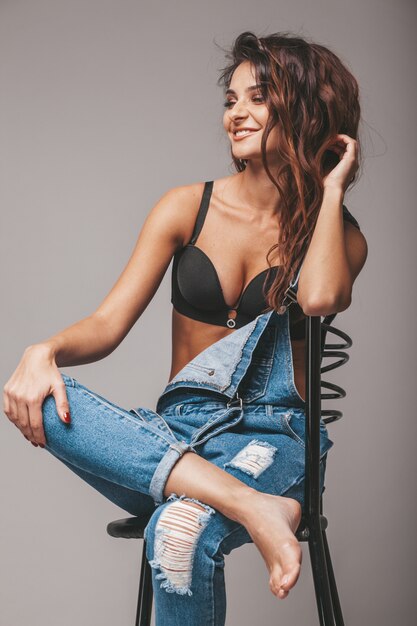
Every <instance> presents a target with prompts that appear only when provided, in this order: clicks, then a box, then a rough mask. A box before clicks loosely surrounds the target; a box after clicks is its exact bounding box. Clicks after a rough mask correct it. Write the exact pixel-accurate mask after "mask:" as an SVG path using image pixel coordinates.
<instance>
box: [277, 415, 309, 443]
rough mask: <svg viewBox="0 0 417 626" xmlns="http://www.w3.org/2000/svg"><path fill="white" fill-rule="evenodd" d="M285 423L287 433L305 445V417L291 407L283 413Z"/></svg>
mask: <svg viewBox="0 0 417 626" xmlns="http://www.w3.org/2000/svg"><path fill="white" fill-rule="evenodd" d="M282 417H283V425H284V428H285V430H286V431H287V434H288V435H289V436H290V437H292V439H294V440H295V441H297V442H298V443H299V444H300V445H302V446H304V447H305V426H306V421H305V417H300V416H298V415H297V414H296V413H295V412H294V409H289V410H288V411H286V412H285V413H283V416H282Z"/></svg>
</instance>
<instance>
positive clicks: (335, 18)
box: [0, 0, 417, 626]
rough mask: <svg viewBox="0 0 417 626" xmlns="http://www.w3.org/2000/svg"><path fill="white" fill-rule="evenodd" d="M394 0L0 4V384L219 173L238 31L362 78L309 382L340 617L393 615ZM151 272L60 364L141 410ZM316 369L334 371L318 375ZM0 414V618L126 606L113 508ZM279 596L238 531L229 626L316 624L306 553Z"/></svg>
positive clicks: (403, 419)
mask: <svg viewBox="0 0 417 626" xmlns="http://www.w3.org/2000/svg"><path fill="white" fill-rule="evenodd" d="M415 27H416V22H415V5H414V6H413V4H412V2H411V0H410V1H408V2H407V1H406V0H402V1H398V0H396V1H395V2H394V0H391V1H388V0H365V1H364V0H350V1H349V2H347V1H345V2H341V1H340V0H320V1H316V2H313V3H312V2H310V1H309V0H291V1H289V0H285V1H284V0H282V1H280V2H279V1H278V2H277V0H258V2H256V3H253V2H250V1H246V0H244V1H242V0H241V1H239V2H238V1H237V0H235V1H234V2H230V1H225V0H221V1H219V0H212V2H211V3H210V4H209V3H208V2H191V1H188V2H186V1H176V2H174V1H172V2H168V1H167V2H161V1H160V0H157V1H155V0H153V1H152V3H150V2H146V3H145V2H134V1H133V0H131V1H128V0H72V1H70V2H68V1H66V2H64V1H63V0H54V1H52V0H20V1H19V0H15V1H14V2H11V1H10V0H9V1H7V0H2V2H1V3H0V63H1V75H0V79H1V117H0V124H1V141H0V158H1V167H0V176H1V185H0V189H1V191H0V193H1V227H2V228H1V244H0V253H1V271H2V283H1V284H2V289H1V291H2V296H3V299H2V302H3V305H2V307H1V316H2V320H1V328H2V337H1V340H2V350H1V352H2V359H1V380H2V386H3V385H4V383H5V382H6V380H7V379H8V378H9V377H10V375H11V374H12V372H13V370H14V369H15V367H16V366H17V363H18V362H19V360H20V358H21V355H22V351H23V350H24V348H25V347H26V346H27V345H29V344H30V343H35V342H38V341H41V340H42V339H45V338H46V337H49V336H50V335H52V334H53V333H55V332H57V331H58V330H62V329H63V328H64V327H66V326H68V325H70V324H72V323H73V322H75V321H77V320H79V319H81V318H82V317H84V316H86V315H88V314H89V313H91V312H92V311H93V310H94V309H95V308H96V307H97V305H98V304H99V302H100V301H101V300H102V298H103V297H104V296H105V295H106V293H107V292H108V291H109V289H110V288H111V286H112V285H113V283H114V281H115V280H116V279H117V277H118V275H119V273H120V272H121V270H122V269H123V267H124V265H125V263H126V261H127V259H128V257H129V256H130V253H131V250H132V247H133V245H134V243H135V241H136V238H137V235H138V232H139V230H140V228H141V225H142V223H143V221H144V218H145V216H146V214H147V212H148V211H149V210H150V208H151V207H152V206H153V205H154V203H155V202H156V201H157V200H158V199H159V197H160V196H161V195H162V194H163V193H164V192H165V191H166V190H168V189H169V188H170V187H172V186H177V185H181V184H188V183H191V182H195V181H203V180H208V179H213V178H217V177H221V176H224V175H225V174H227V173H231V172H232V171H233V170H232V167H231V165H230V158H229V150H228V140H227V138H226V137H225V135H224V133H223V129H222V124H221V116H222V113H223V108H222V101H223V98H222V94H221V90H220V88H218V87H217V86H216V79H217V76H218V70H219V68H220V67H222V65H223V64H224V57H223V55H222V53H221V51H220V50H219V49H218V48H217V47H216V46H215V43H214V41H216V42H217V43H219V44H220V45H222V46H229V45H230V43H231V42H232V41H233V39H234V38H235V37H236V36H237V35H238V34H239V33H240V32H242V31H243V30H247V29H250V30H254V31H255V33H256V34H258V35H263V34H264V35H266V34H268V33H270V32H274V31H278V30H291V31H292V32H296V33H298V34H300V35H305V36H307V37H312V38H313V39H315V40H317V41H319V42H321V43H323V44H325V45H329V46H330V47H331V48H332V49H333V50H334V51H335V52H336V53H337V54H339V55H340V56H341V58H342V59H343V60H344V61H345V62H346V63H347V64H348V66H349V67H350V68H351V70H352V72H353V73H354V75H355V76H356V77H357V79H358V81H359V83H360V86H361V98H362V107H363V118H364V119H363V125H362V133H363V134H362V138H363V141H364V151H365V156H366V161H365V165H364V171H363V175H362V178H361V179H360V181H359V183H358V185H357V186H356V188H355V189H354V190H352V191H351V192H349V193H348V194H347V196H346V197H345V204H346V205H347V206H348V208H349V209H350V210H351V212H352V213H353V215H354V216H355V217H356V218H357V219H358V221H359V223H360V225H361V227H362V229H363V232H364V233H365V235H366V237H367V240H368V245H369V256H368V260H367V263H366V265H365V267H364V270H363V272H362V273H361V274H360V276H359V278H358V279H357V282H356V284H355V287H354V296H353V301H352V305H351V307H350V308H349V309H348V310H347V311H345V312H343V313H341V314H339V316H338V317H337V318H336V320H335V325H339V326H340V327H342V328H343V329H345V330H346V332H348V333H349V334H350V335H351V336H352V338H353V340H354V344H353V346H352V348H351V349H350V351H349V354H350V361H349V362H348V363H347V364H346V365H345V366H344V367H343V368H342V369H339V370H337V371H336V372H332V373H330V374H328V375H326V376H325V377H324V378H325V379H326V380H334V381H338V382H339V383H341V384H342V386H343V387H345V388H346V390H347V397H346V398H345V399H343V400H339V401H336V402H335V401H333V402H332V403H331V404H330V403H328V404H327V406H333V407H336V408H339V409H341V410H342V411H343V413H344V417H343V419H342V420H341V421H339V422H336V423H334V424H331V425H330V426H329V433H330V436H331V438H332V439H333V440H334V441H335V446H334V447H333V449H332V451H331V452H330V454H329V462H328V472H327V481H326V485H327V490H326V493H325V499H324V504H325V513H326V515H327V516H328V519H329V528H328V539H329V542H330V547H331V552H332V555H333V560H334V567H335V571H336V575H337V583H338V586H339V590H340V595H341V601H342V606H343V609H344V613H345V618H346V624H347V625H349V626H363V625H364V624H367V625H374V624H375V625H378V626H391V625H392V623H393V621H394V619H395V620H396V621H397V623H399V624H401V625H402V626H408V625H411V624H412V609H413V607H412V604H411V600H412V598H411V589H412V577H413V574H414V570H415V551H414V550H413V547H414V541H415V517H414V514H415V490H414V476H415V441H416V434H417V433H416V425H415V424H416V411H415V380H416V379H415V371H416V368H415V351H416V332H415V322H414V311H415V304H416V298H415V289H414V285H415V265H414V261H415V238H416V225H417V219H416V210H415V171H416V149H415V143H413V141H412V138H413V137H415V134H414V132H413V131H414V128H415V126H414V113H415V110H416V97H415V95H416V94H415V54H416V47H415V43H413V40H414V41H415V37H414V35H415ZM170 269H171V268H169V271H168V273H167V275H166V276H165V278H164V280H163V283H162V284H161V286H160V288H159V290H158V292H157V294H156V296H155V298H154V300H153V301H152V302H151V304H150V305H149V307H148V309H147V310H146V311H145V313H144V314H143V316H142V317H141V319H140V321H139V323H138V324H136V325H135V327H134V328H133V329H132V331H131V332H130V333H129V335H128V336H127V338H126V339H125V341H124V342H123V343H122V345H121V346H120V347H119V348H118V349H117V350H116V352H114V353H113V354H112V355H111V356H110V357H108V358H106V359H104V360H103V361H100V362H97V363H93V364H90V365H84V366H82V367H73V368H63V371H64V372H66V373H68V374H70V375H73V376H75V377H76V378H78V379H79V380H80V381H81V382H83V383H84V384H85V385H87V386H89V387H91V388H92V389H94V390H95V391H97V392H98V393H101V394H102V395H105V396H107V397H108V398H109V399H111V400H112V401H114V402H118V403H119V404H121V405H122V406H125V407H131V406H134V405H136V406H137V405H139V404H142V405H144V406H149V407H152V408H154V406H155V402H156V399H157V397H158V395H159V393H160V392H161V391H162V389H163V387H164V386H165V384H166V381H167V377H168V373H169V364H170V356H171V343H170V342H171V331H170V322H171V305H170V293H169V291H170ZM332 374H333V376H332ZM2 415H3V419H2V420H1V422H0V427H1V443H0V445H1V464H2V465H1V472H0V476H1V487H2V492H1V493H2V498H1V500H2V505H3V506H2V513H1V517H0V520H1V529H0V537H1V543H2V545H1V579H0V591H1V595H2V598H1V602H0V606H1V613H2V617H1V626H23V624H29V623H30V624H31V626H40V625H42V626H52V625H54V626H70V625H71V626H73V624H77V626H95V625H98V624H100V626H114V624H118V625H121V626H122V625H126V626H128V625H131V624H133V621H134V612H135V601H136V591H137V582H138V567H139V549H140V548H141V542H140V541H123V540H118V541H117V540H115V539H112V538H110V537H109V536H108V535H107V534H106V524H107V523H108V522H109V521H111V520H113V519H117V518H120V517H125V516H126V513H125V511H123V510H122V509H119V508H118V507H116V506H115V505H114V504H112V503H111V502H109V501H107V500H106V499H105V498H104V497H103V496H101V495H100V494H99V493H97V492H96V491H94V490H93V489H92V488H91V487H89V486H88V485H86V484H85V483H83V482H82V481H81V479H79V478H78V477H77V476H75V475H73V474H72V473H71V472H70V471H69V470H68V469H67V468H66V466H64V465H63V464H60V462H59V461H57V460H56V459H55V458H54V457H52V456H51V455H49V454H48V453H47V452H46V451H43V450H42V449H40V448H35V447H33V446H32V445H30V443H28V442H27V441H26V439H24V437H23V436H22V435H21V434H20V433H19V431H18V430H17V429H16V428H15V427H14V426H13V425H12V424H11V423H10V422H9V421H8V419H7V418H6V416H5V415H4V414H2ZM303 553H304V558H303V568H302V573H301V577H300V579H299V582H298V584H297V585H296V587H295V588H294V589H293V590H292V591H291V592H290V595H289V597H288V598H287V599H286V600H284V601H280V600H278V599H277V598H275V597H274V596H273V595H272V594H271V592H270V591H269V589H268V574H267V570H266V567H265V565H264V562H263V561H262V558H261V556H260V554H259V553H258V551H257V550H256V548H255V546H254V545H246V546H243V547H242V548H241V549H240V550H237V551H234V552H232V554H231V555H230V556H228V557H227V561H226V579H227V585H228V621H227V623H228V626H237V625H239V626H249V625H252V624H262V625H272V624H277V623H280V624H294V625H299V626H301V625H304V624H305V625H315V624H317V623H318V620H317V613H316V607H315V598H314V589H313V584H312V576H311V568H310V561H309V553H308V548H307V545H306V544H303Z"/></svg>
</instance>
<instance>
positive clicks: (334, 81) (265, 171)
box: [4, 32, 367, 626]
mask: <svg viewBox="0 0 417 626" xmlns="http://www.w3.org/2000/svg"><path fill="white" fill-rule="evenodd" d="M229 58H230V59H231V62H230V64H229V65H228V66H227V67H226V68H225V69H224V70H223V73H222V75H221V77H220V79H219V82H220V83H223V84H224V86H225V88H226V90H225V99H226V100H225V112H224V119H223V123H224V129H225V132H226V133H227V136H228V138H229V140H230V143H231V151H232V157H233V161H234V164H235V166H236V169H237V173H236V174H232V175H230V176H225V177H224V178H221V179H218V180H216V181H206V182H205V183H196V184H190V185H187V186H183V187H178V188H174V189H171V190H169V191H168V192H167V193H166V194H165V195H164V196H163V197H162V198H161V199H160V201H159V202H158V203H157V204H156V205H155V207H154V208H153V209H152V210H151V212H150V213H149V215H148V216H147V219H146V221H145V223H144V225H143V228H142V231H141V233H140V235H139V237H138V240H137V243H136V246H135V249H134V251H133V254H132V256H131V258H130V259H129V262H128V263H127V266H126V268H125V269H124V271H123V273H122V274H121V276H120V278H119V280H118V281H117V282H116V284H115V285H114V287H113V289H112V290H111V291H110V293H109V294H108V295H107V297H106V298H105V299H104V300H103V302H102V303H101V304H100V306H99V307H98V309H97V310H96V311H95V312H94V313H93V314H92V315H90V316H88V317H87V318H85V319H83V320H80V321H79V322H77V323H75V324H74V325H72V326H70V327H68V328H66V329H64V330H63V331H62V332H60V333H57V334H56V335H54V336H52V337H50V338H49V339H47V340H45V341H42V342H40V343H37V344H33V345H30V346H29V347H28V348H26V350H25V351H24V354H23V356H22V359H21V361H20V363H19V364H18V366H17V368H16V370H15V371H14V372H13V374H12V376H11V377H10V379H9V380H8V381H7V383H6V385H5V387H4V412H5V413H6V415H7V417H8V418H9V419H10V420H11V421H12V422H13V423H14V424H15V425H16V426H17V427H18V428H19V429H20V430H21V432H22V433H23V435H24V436H25V437H26V438H27V439H28V440H29V441H31V442H32V443H33V444H34V445H39V446H41V447H45V448H46V450H48V451H49V452H50V453H51V454H53V455H54V456H56V457H57V458H58V459H60V460H61V461H62V462H63V463H65V464H66V465H67V466H68V467H69V468H70V469H71V470H72V471H74V472H75V473H77V474H78V475H79V476H80V477H81V478H83V480H85V481H86V482H88V483H89V484H90V485H92V486H93V487H94V488H95V489H97V490H98V491H100V492H101V493H102V494H103V495H105V496H106V497H107V498H109V499H110V500H112V501H113V502H115V503H116V504H117V505H118V506H120V507H122V508H124V509H125V510H126V511H128V512H129V513H131V514H133V515H144V514H146V515H149V516H150V520H149V523H148V525H147V527H146V531H145V537H146V540H147V557H148V559H149V561H150V563H151V566H152V572H153V585H154V593H155V607H156V621H157V624H161V625H164V626H167V625H171V624H172V625H174V624H182V623H183V622H184V620H187V622H188V623H189V624H196V625H197V624H198V625H199V626H201V625H202V624H207V625H209V624H210V625H216V626H219V625H222V624H224V621H225V609H226V598H225V588H224V576H223V567H224V559H223V556H224V554H227V553H229V552H230V551H231V550H232V549H233V548H236V547H238V546H240V545H242V544H244V543H246V542H250V541H253V542H254V543H255V545H256V546H257V548H258V549H259V551H260V553H261V555H262V556H263V558H264V560H265V562H266V564H267V567H268V570H269V576H270V578H269V584H270V589H271V591H272V592H273V593H274V594H275V595H276V596H277V597H278V598H285V597H286V596H287V595H288V593H289V590H290V589H291V588H292V587H293V586H294V585H295V583H296V581H297V579H298V577H299V573H300V567H301V555H302V552H301V548H300V545H299V543H298V541H297V539H296V537H295V535H294V533H295V532H296V530H297V527H298V525H299V522H300V519H301V514H302V507H303V494H304V439H303V438H304V428H305V423H304V420H305V389H304V341H305V339H304V337H303V331H304V326H305V324H304V317H303V316H305V315H328V314H331V313H337V312H340V311H343V310H345V309H346V308H347V307H348V306H349V305H350V303H351V292H352V285H353V283H354V281H355V279H356V277H357V276H358V274H359V272H360V270H361V269H362V267H363V265H364V263H365V260H366V256H367V245H366V240H365V237H364V236H363V234H362V233H361V231H360V229H359V225H358V223H357V222H356V220H355V218H354V217H353V216H352V215H351V214H350V213H349V211H348V210H347V208H346V207H345V206H344V205H343V198H344V194H345V192H346V189H347V188H348V186H349V185H350V183H351V182H352V181H353V180H354V177H355V173H356V171H357V169H358V164H359V143H358V140H357V138H356V137H357V131H358V125H359V119H360V107H359V102H358V87H357V83H356V81H355V79H354V77H353V76H352V75H351V73H350V72H349V70H348V69H347V68H346V67H345V66H344V65H343V64H342V63H341V61H340V60H339V59H338V58H337V57H336V56H335V55H334V54H333V53H332V52H331V51H329V50H328V49H326V48H325V47H323V46H320V45H317V44H312V43H309V42H307V41H305V40H304V39H301V38H298V37H291V36H289V35H287V34H281V33H276V34H273V35H270V36H268V37H263V38H257V37H256V36H255V35H254V34H253V33H251V32H245V33H242V34H241V35H240V36H239V37H237V39H236V41H235V43H234V46H233V48H232V51H231V53H230V54H229ZM196 242H198V245H196ZM270 255H272V257H273V259H272V260H273V263H271V261H270V259H269V256H270ZM172 258H173V259H174V262H173V267H172V302H173V305H174V308H173V357H172V368H171V372H170V377H169V381H168V383H167V386H166V387H165V389H164V390H163V392H162V394H161V396H160V397H159V399H158V403H157V406H156V411H153V410H151V409H147V408H144V407H141V406H140V407H138V408H132V409H130V410H126V409H124V408H122V407H120V406H117V405H116V404H114V403H112V402H110V401H109V400H108V399H106V398H103V397H102V396H100V395H99V394H97V393H95V392H93V391H91V390H90V389H88V388H87V387H85V386H84V385H82V384H81V383H80V382H79V381H78V380H76V379H75V378H72V377H70V376H67V375H66V374H62V373H61V372H60V371H59V369H58V368H59V367H64V366H71V365H77V364H82V363H89V362H93V361H97V360H99V359H101V358H104V357H105V356H107V355H108V354H110V353H111V352H112V351H113V350H114V349H115V348H116V347H117V346H118V345H119V344H120V342H121V341H122V340H123V338H124V337H125V336H126V334H127V333H128V332H129V330H130V329H131V327H132V326H133V324H134V323H135V322H136V320H137V319H138V318H139V317H140V315H141V314H142V313H143V311H144V310H145V308H146V306H147V305H148V304H149V302H150V301H151V299H152V297H153V295H154V294H155V292H156V290H157V288H158V286H159V284H160V282H161V280H162V278H163V276H164V273H165V271H166V269H167V267H168V265H169V263H170V261H171V260H172ZM266 265H268V266H267V267H266ZM269 268H271V269H269ZM289 286H290V287H292V292H289V291H288V287H289ZM291 294H292V300H291V298H290V297H289V296H291ZM289 304H291V306H289ZM332 445H333V442H332V441H331V440H330V439H329V438H328V434H327V429H326V426H325V424H324V422H323V423H321V462H320V468H321V488H322V490H323V489H324V473H325V463H326V458H327V452H328V450H329V449H330V447H331V446H332Z"/></svg>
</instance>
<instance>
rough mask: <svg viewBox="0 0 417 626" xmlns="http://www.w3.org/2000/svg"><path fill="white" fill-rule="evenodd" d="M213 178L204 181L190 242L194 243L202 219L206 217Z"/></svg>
mask: <svg viewBox="0 0 417 626" xmlns="http://www.w3.org/2000/svg"><path fill="white" fill-rule="evenodd" d="M213 183H214V181H213V180H208V181H206V182H205V183H204V191H203V197H202V198H201V202H200V207H199V209H198V214H197V219H196V221H195V225H194V230H193V235H192V237H191V240H190V243H191V244H193V245H194V244H195V242H196V241H197V237H198V235H199V234H200V231H201V229H202V227H203V224H204V220H205V219H206V215H207V209H208V207H209V203H210V196H211V192H212V190H213Z"/></svg>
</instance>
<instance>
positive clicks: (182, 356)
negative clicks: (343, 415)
mask: <svg viewBox="0 0 417 626" xmlns="http://www.w3.org/2000/svg"><path fill="white" fill-rule="evenodd" d="M234 332H235V331H234V330H233V329H229V328H224V327H223V326H216V325H213V324H206V323H205V322H200V321H198V320H194V319H191V318H189V317H186V316H185V315H182V314H181V313H179V312H178V311H176V310H175V309H174V308H172V365H171V372H170V375H169V381H168V382H170V381H171V380H172V378H174V376H175V375H176V374H177V373H178V372H179V371H180V370H181V369H182V368H183V367H184V366H185V365H187V363H189V361H192V359H194V358H195V357H196V356H197V354H199V353H200V352H202V351H203V350H205V349H206V348H208V347H209V346H211V345H212V344H213V343H215V342H216V341H219V340H220V339H223V337H226V336H227V335H230V334H231V333H234ZM291 350H292V357H293V364H294V383H295V387H296V389H297V391H298V393H299V394H300V396H301V398H302V399H303V400H304V398H305V376H304V371H305V370H304V363H305V340H304V339H292V340H291Z"/></svg>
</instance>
